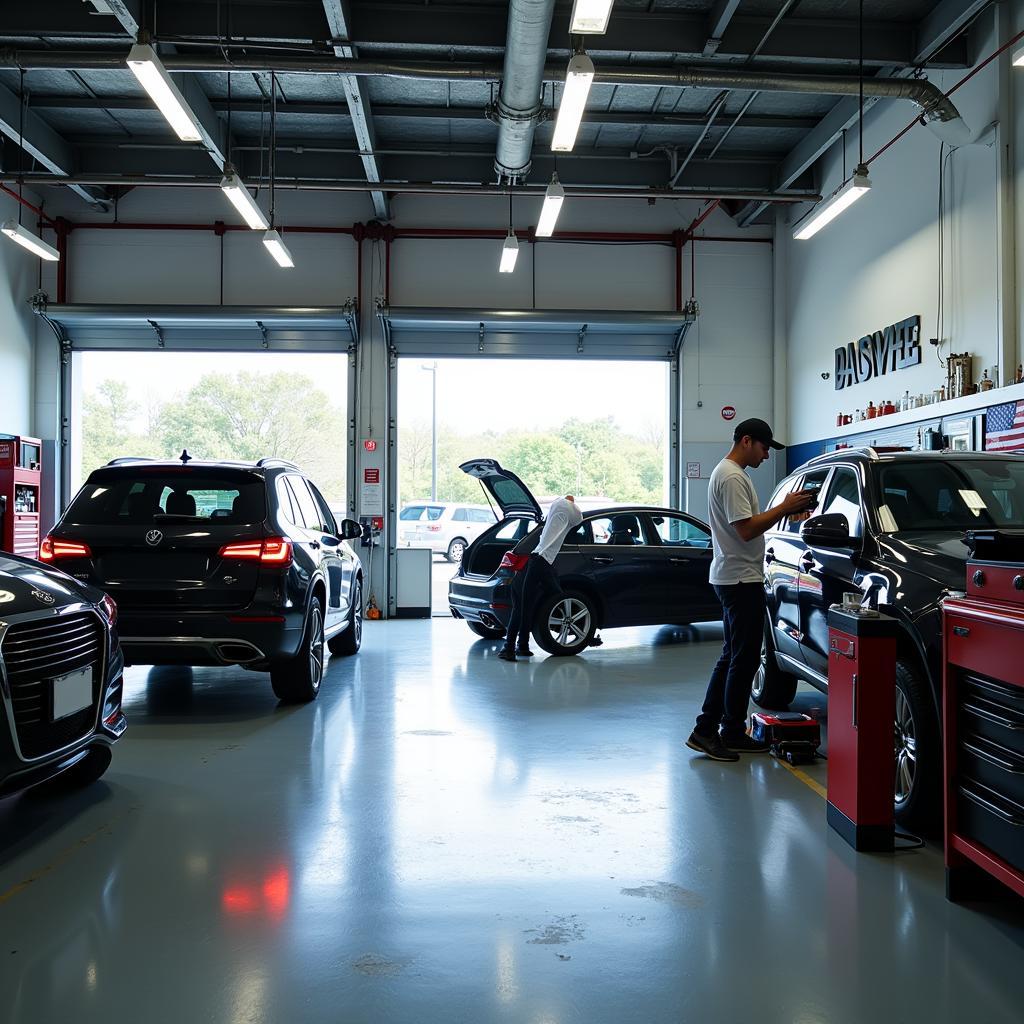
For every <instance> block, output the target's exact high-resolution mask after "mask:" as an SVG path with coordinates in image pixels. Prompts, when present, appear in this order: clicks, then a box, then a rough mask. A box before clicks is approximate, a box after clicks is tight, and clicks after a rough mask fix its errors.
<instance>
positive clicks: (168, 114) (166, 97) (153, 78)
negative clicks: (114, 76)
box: [128, 43, 203, 142]
mask: <svg viewBox="0 0 1024 1024" xmlns="http://www.w3.org/2000/svg"><path fill="white" fill-rule="evenodd" d="M128 67H130V68H131V69H132V72H133V73H134V75H135V77H136V78H137V79H138V80H139V82H140V84H141V85H142V88H143V89H145V90H146V92H148V93H149V96H150V99H152V100H153V102H154V103H155V104H156V105H157V106H158V107H159V108H160V113H161V114H163V115H164V117H165V118H167V123H168V124H169V125H170V126H171V127H172V128H173V129H174V133H175V135H177V136H178V138H179V139H181V141H182V142H201V141H202V139H203V133H202V132H201V131H200V130H199V119H198V118H197V117H196V115H195V114H193V113H192V111H191V110H189V108H188V104H187V103H186V102H185V97H184V96H182V95H181V93H180V92H179V91H178V87H177V86H176V85H175V84H174V82H172V81H171V76H170V75H169V74H167V69H166V68H165V67H164V66H163V64H161V63H160V58H159V57H158V56H157V55H156V50H154V49H153V47H152V46H149V45H147V44H145V43H136V44H135V45H134V46H133V47H132V48H131V51H130V52H129V54H128Z"/></svg>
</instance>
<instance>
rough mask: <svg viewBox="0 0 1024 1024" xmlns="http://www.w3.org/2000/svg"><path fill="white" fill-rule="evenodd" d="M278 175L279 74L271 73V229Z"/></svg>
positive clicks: (272, 226)
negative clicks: (276, 177) (275, 179)
mask: <svg viewBox="0 0 1024 1024" xmlns="http://www.w3.org/2000/svg"><path fill="white" fill-rule="evenodd" d="M276 173H277V73H276V72H274V71H271V72H270V227H271V230H273V228H274V223H275V222H274V178H275V176H276Z"/></svg>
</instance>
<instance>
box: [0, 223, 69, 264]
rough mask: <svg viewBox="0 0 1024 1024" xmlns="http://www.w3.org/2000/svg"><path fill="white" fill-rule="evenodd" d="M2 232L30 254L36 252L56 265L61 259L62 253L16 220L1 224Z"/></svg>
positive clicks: (0, 229)
mask: <svg viewBox="0 0 1024 1024" xmlns="http://www.w3.org/2000/svg"><path fill="white" fill-rule="evenodd" d="M0 231H2V232H3V233H4V234H5V235H6V236H7V237H8V238H10V239H12V240H13V241H15V242H17V243H18V245H20V246H22V247H23V248H25V249H28V251H29V252H34V253H35V254H36V255H37V256H38V257H40V258H41V259H44V260H49V261H50V262H51V263H56V262H57V260H59V259H60V253H59V252H57V250H56V249H54V247H53V246H52V245H47V243H46V242H44V241H43V240H42V239H41V238H40V237H39V236H38V235H34V234H32V232H31V231H29V229H28V228H25V227H22V226H21V225H20V224H19V223H18V222H17V221H16V220H8V221H5V222H4V223H3V224H0Z"/></svg>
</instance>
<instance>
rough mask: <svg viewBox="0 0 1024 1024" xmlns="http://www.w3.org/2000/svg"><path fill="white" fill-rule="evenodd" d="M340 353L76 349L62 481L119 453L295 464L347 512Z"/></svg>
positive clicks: (338, 512) (344, 368) (76, 481)
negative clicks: (67, 470)
mask: <svg viewBox="0 0 1024 1024" xmlns="http://www.w3.org/2000/svg"><path fill="white" fill-rule="evenodd" d="M347 391H348V357H347V356H346V355H344V354H342V353H338V354H319V353H317V354H311V353H298V354H296V353H278V352H251V353H250V352H231V353H218V352H170V351H161V352H123V351H120V352H117V351H115V352H105V351H83V352H76V353H75V354H74V357H73V363H72V388H71V396H72V415H71V424H72V433H71V439H70V440H71V485H72V493H74V491H76V490H77V489H78V487H79V486H80V485H81V483H82V482H83V481H84V480H85V478H86V477H87V476H88V475H89V473H90V472H91V471H92V470H93V469H96V468H97V467H98V466H102V465H104V464H105V463H107V462H109V461H110V460H111V459H115V458H121V457H124V456H142V457H147V458H154V459H168V458H170V459H176V458H177V457H178V456H179V455H180V454H181V451H182V449H183V448H187V449H188V451H189V453H190V454H191V455H192V456H193V457H194V458H196V459H233V460H240V461H243V462H255V461H256V460H257V459H260V458H263V457H277V458H281V459H287V460H288V461H290V462H294V463H296V464H297V465H298V466H299V467H300V468H301V469H302V470H303V471H304V472H306V473H307V474H308V475H309V476H310V477H311V478H312V479H313V480H314V482H315V483H316V484H317V486H318V487H319V488H320V490H321V491H322V492H323V495H324V497H325V498H326V499H327V501H328V504H329V505H330V506H331V509H332V510H333V512H334V514H335V517H336V518H338V519H341V518H343V517H344V516H345V515H347V514H348V513H347V511H346V510H347V496H346V451H347V448H348V445H347V444H346V443H345V437H346V429H347V428H346V424H347V408H348V394H347Z"/></svg>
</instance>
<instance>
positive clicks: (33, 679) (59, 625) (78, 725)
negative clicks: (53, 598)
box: [0, 612, 104, 758]
mask: <svg viewBox="0 0 1024 1024" xmlns="http://www.w3.org/2000/svg"><path fill="white" fill-rule="evenodd" d="M103 641H104V634H103V626H102V624H101V623H100V620H99V618H98V617H97V616H96V615H94V614H92V613H91V612H78V613H75V614H73V615H63V616H59V617H57V618H46V619H30V620H28V621H25V622H16V623H14V624H13V625H12V626H11V627H10V628H9V629H8V630H7V633H6V634H5V635H4V638H3V642H2V643H0V657H2V658H3V661H4V668H5V670H6V673H7V683H8V685H9V687H10V692H11V703H12V706H13V708H14V726H15V729H16V730H17V734H18V744H19V746H20V747H21V753H22V756H23V757H26V758H33V757H42V756H43V755H44V754H49V753H51V752H52V751H54V750H60V748H61V747H65V746H67V745H68V744H69V743H73V742H74V741H75V740H77V739H79V738H80V737H82V736H84V735H86V734H87V733H88V732H89V731H90V730H91V729H92V728H93V725H94V724H95V721H96V702H97V700H98V699H99V690H100V682H101V669H102V665H103V649H104V642H103ZM88 665H93V666H94V670H93V680H92V703H91V704H90V705H89V707H87V708H83V709H82V710H81V711H76V712H75V713H74V714H71V715H68V716H67V717H65V718H61V719H60V720H58V721H56V722H54V721H53V720H52V719H53V686H52V685H51V683H50V680H52V679H56V678H58V677H59V676H63V675H66V674H67V673H69V672H75V671H77V670H78V669H82V668H85V667H86V666H88Z"/></svg>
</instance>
